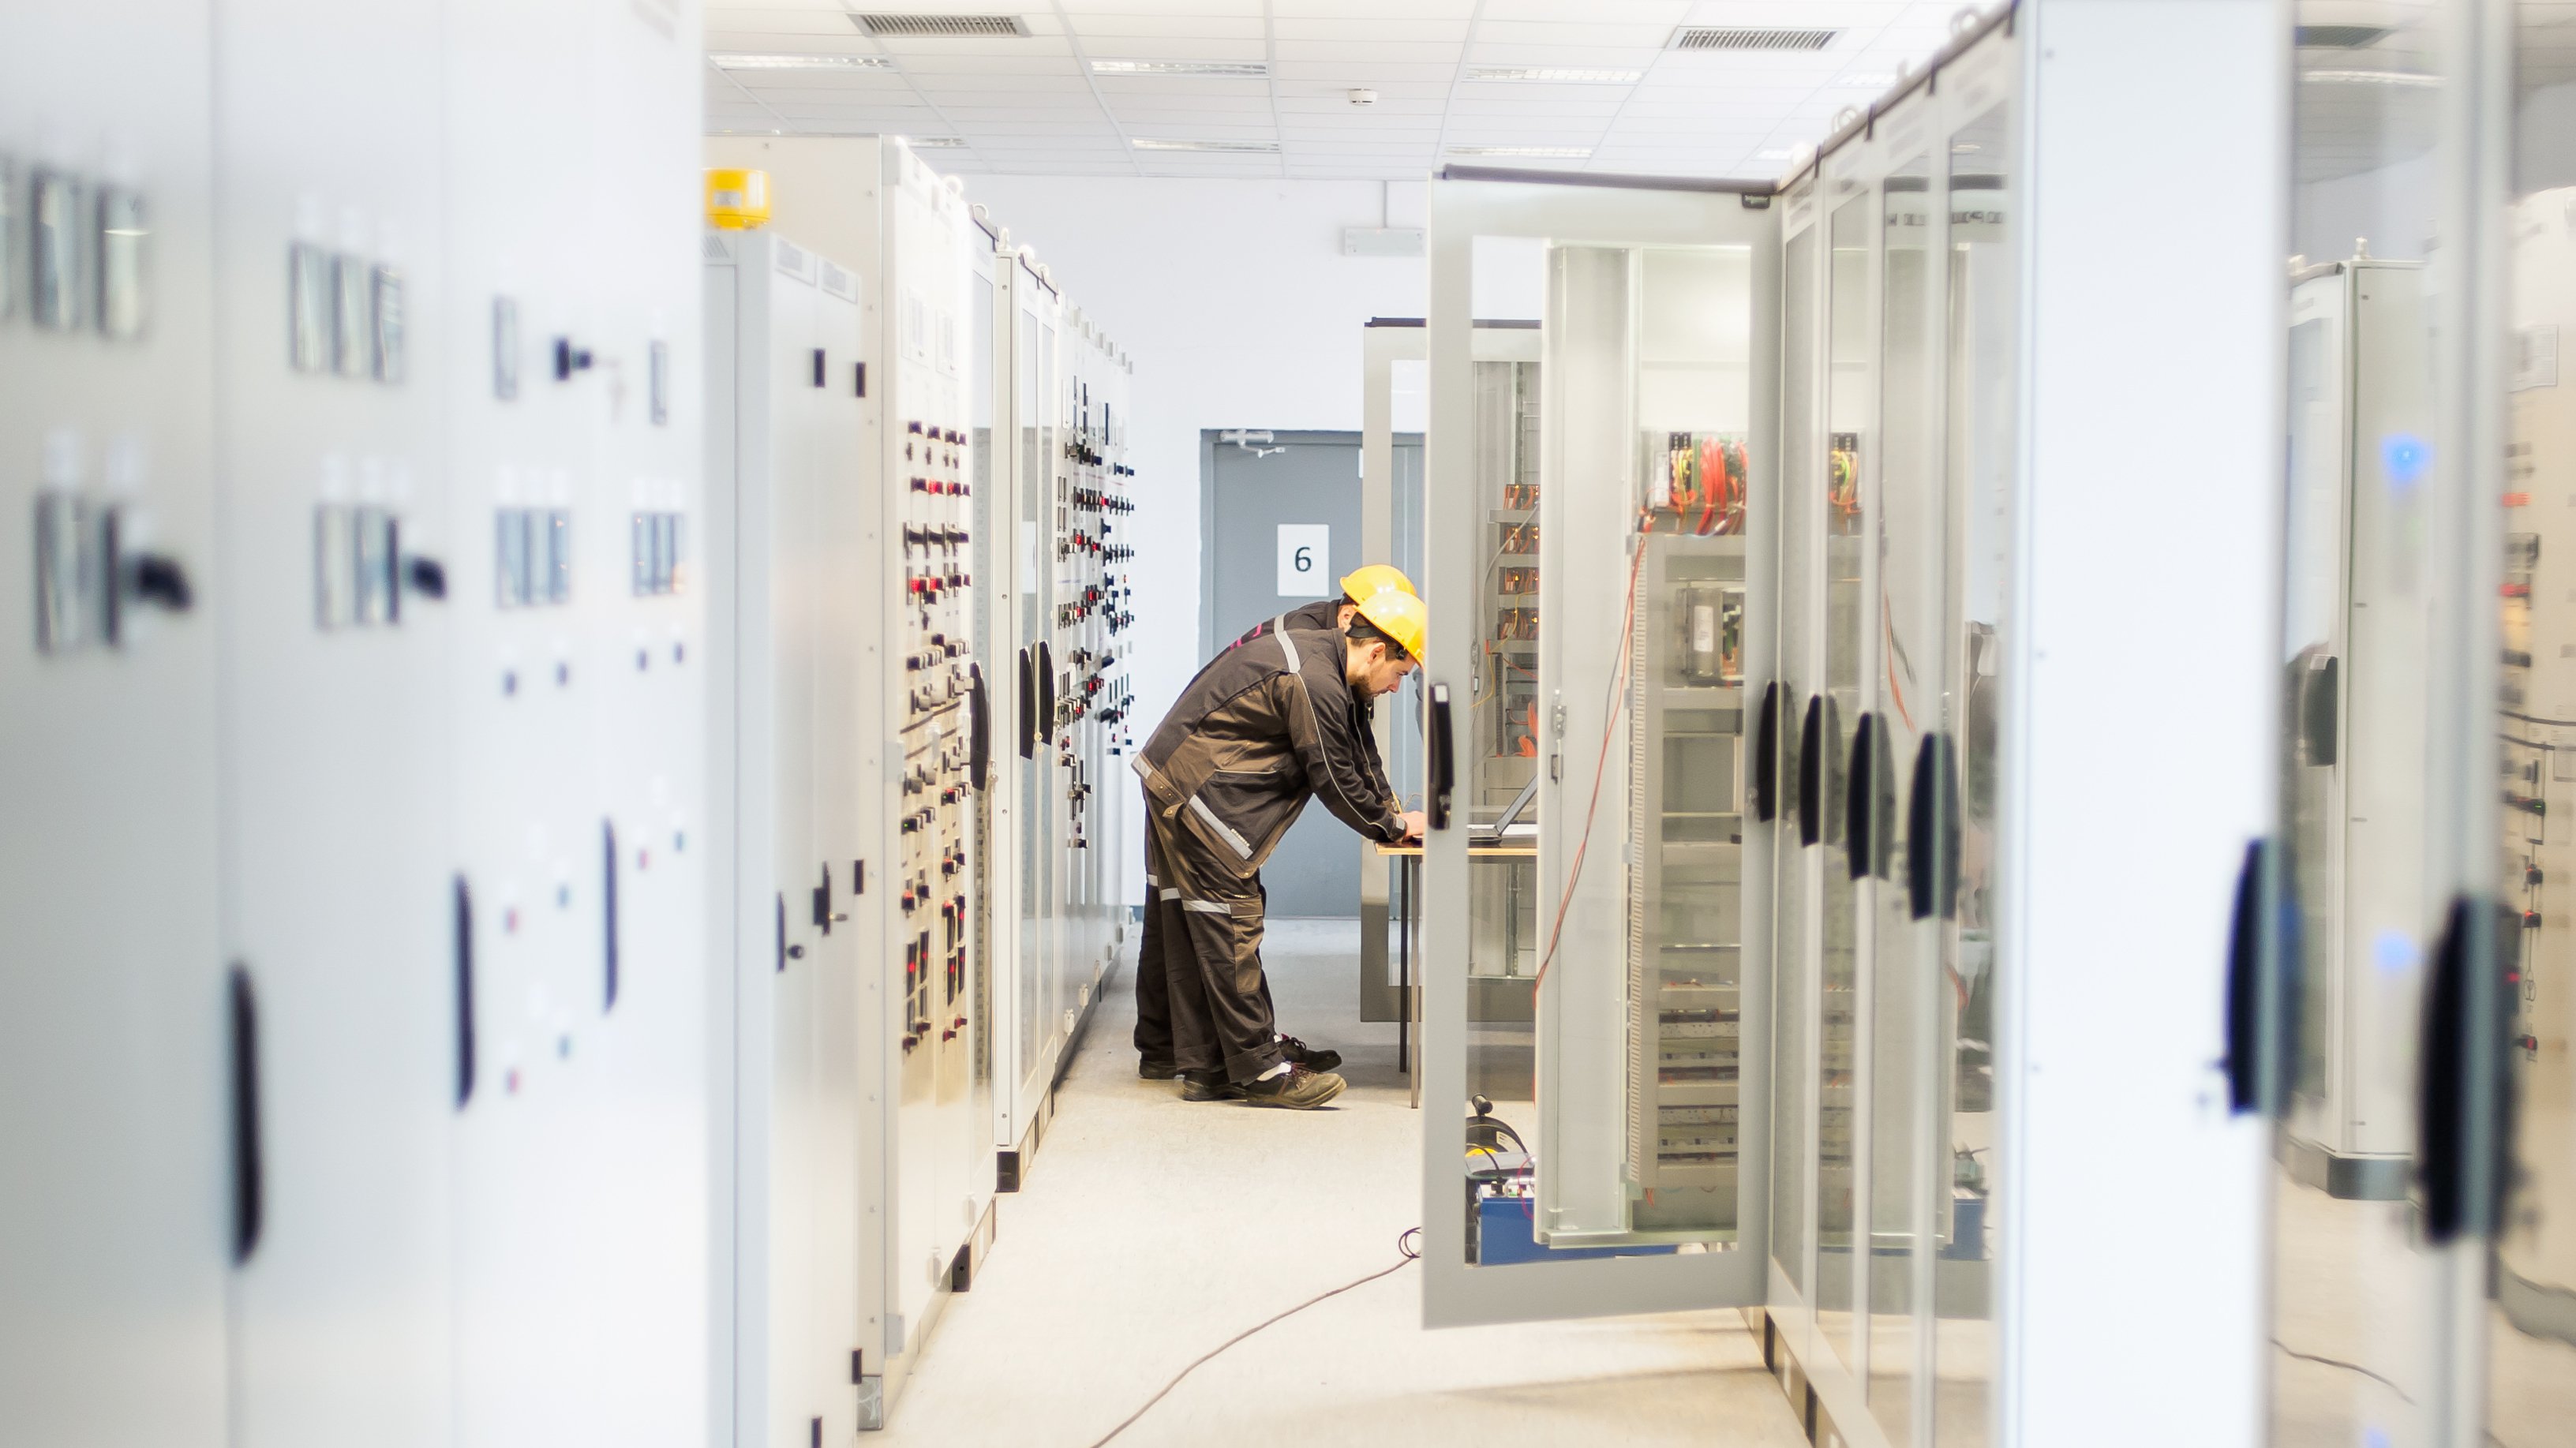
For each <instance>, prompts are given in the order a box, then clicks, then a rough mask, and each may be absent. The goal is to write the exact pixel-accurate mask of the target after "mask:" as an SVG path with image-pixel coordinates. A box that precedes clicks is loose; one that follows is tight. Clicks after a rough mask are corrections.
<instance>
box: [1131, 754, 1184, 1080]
mask: <svg viewBox="0 0 2576 1448" xmlns="http://www.w3.org/2000/svg"><path fill="white" fill-rule="evenodd" d="M1145 818H1146V820H1147V822H1148V823H1147V827H1146V830H1145V934H1144V938H1143V939H1142V940H1139V941H1138V942H1137V944H1136V1054H1137V1055H1139V1056H1142V1057H1143V1058H1145V1060H1147V1061H1148V1062H1151V1063H1153V1064H1156V1065H1161V1064H1164V1063H1167V1062H1170V1061H1172V1060H1174V1059H1176V1058H1175V1057H1174V1056H1173V1055H1172V1050H1173V1045H1172V996H1171V987H1170V984H1169V970H1170V967H1168V966H1167V965H1165V964H1164V960H1163V954H1164V951H1165V950H1167V949H1168V948H1169V943H1170V942H1171V940H1172V939H1173V938H1174V936H1175V934H1176V933H1177V932H1178V930H1179V927H1178V926H1177V925H1175V924H1174V923H1173V922H1171V921H1169V920H1166V919H1165V918H1164V911H1165V910H1167V909H1169V910H1172V911H1173V912H1174V913H1178V902H1179V900H1180V898H1181V892H1180V891H1178V890H1175V889H1172V888H1171V887H1170V886H1168V885H1166V884H1164V883H1163V865H1162V848H1161V846H1159V845H1158V844H1157V843H1156V833H1157V832H1156V831H1155V830H1154V829H1153V827H1152V824H1151V821H1152V820H1153V818H1154V797H1153V796H1152V795H1151V794H1148V795H1146V796H1145Z"/></svg>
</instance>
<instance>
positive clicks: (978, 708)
mask: <svg viewBox="0 0 2576 1448" xmlns="http://www.w3.org/2000/svg"><path fill="white" fill-rule="evenodd" d="M992 765H993V709H992V702H991V700H990V699H988V698H987V697H986V696H985V692H984V666H983V665H982V664H976V663H970V664H968V665H967V666H966V780H967V782H968V783H970V784H972V785H974V786H975V788H976V789H978V790H981V789H983V787H984V780H985V777H986V776H987V775H988V774H990V773H991V771H992Z"/></svg>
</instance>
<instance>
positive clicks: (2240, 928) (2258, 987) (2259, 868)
mask: <svg viewBox="0 0 2576 1448" xmlns="http://www.w3.org/2000/svg"><path fill="white" fill-rule="evenodd" d="M2269 853H2270V842H2269V841H2266V840H2256V841H2255V842H2254V843H2252V844H2250V845H2247V846H2246V847H2245V863H2244V864H2242V865H2240V866H2239V867H2237V871H2236V908H2235V911H2234V913H2233V915H2232V916H2231V917H2230V920H2229V924H2228V927H2227V1106H2228V1109H2229V1110H2231V1111H2234V1112H2237V1113H2239V1114H2242V1113H2244V1112H2249V1111H2262V1112H2265V1113H2266V1114H2269V1113H2272V1112H2275V1111H2277V1110H2279V1109H2280V1107H2281V1105H2282V1102H2281V1100H2280V1099H2279V1098H2278V1097H2277V1096H2275V1095H2274V1094H2273V1093H2272V1092H2271V1091H2269V1090H2266V1089H2265V1083H2266V1082H2268V1081H2277V1080H2280V1079H2282V1078H2283V1069H2282V1063H2276V1062H2274V1061H2272V1060H2271V1059H2270V1058H2269V1056H2268V1055H2267V1053H2266V1052H2265V1050H2264V1046H2263V1043H2264V1040H2265V1039H2266V1037H2267V1036H2268V1037H2269V1038H2270V1039H2271V1040H2274V1041H2287V1040H2291V1039H2294V1037H2293V1035H2292V1034H2291V1032H2292V1030H2293V1029H2294V1028H2292V1027H2290V1026H2289V1025H2288V1024H2287V1023H2284V1025H2283V1029H2281V1030H2279V1031H2272V1032H2266V1031H2265V1030H2264V1029H2263V1020H2264V1013H2265V1001H2264V999H2263V947H2264V944H2265V941H2264V939H2263V897H2264V895H2265V893H2266V891H2265V889H2264V886H2265V879H2264V876H2265V873H2266V872H2265V865H2266V863H2267V860H2268V856H2269ZM2292 973H2293V972H2291V971H2289V970H2287V969H2285V970H2283V971H2281V972H2280V974H2281V975H2282V976H2283V977H2284V978H2287V977H2288V976H2290V975H2291V974H2292ZM2282 1004H2283V1003H2282V1002H2279V1001H2275V1002H2272V1003H2271V1005H2272V1008H2273V1009H2275V1010H2278V1009H2281V1007H2282Z"/></svg>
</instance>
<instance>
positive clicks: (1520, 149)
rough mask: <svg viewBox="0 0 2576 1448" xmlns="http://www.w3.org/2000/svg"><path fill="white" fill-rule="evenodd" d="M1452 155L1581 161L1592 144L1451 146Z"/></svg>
mask: <svg viewBox="0 0 2576 1448" xmlns="http://www.w3.org/2000/svg"><path fill="white" fill-rule="evenodd" d="M1449 154H1450V155H1452V156H1525V157H1543V158H1546V159H1549V160H1555V161H1580V160H1583V159H1584V158H1585V157H1587V156H1590V155H1591V154H1592V148H1591V147H1590V146H1451V147H1450V148H1449Z"/></svg>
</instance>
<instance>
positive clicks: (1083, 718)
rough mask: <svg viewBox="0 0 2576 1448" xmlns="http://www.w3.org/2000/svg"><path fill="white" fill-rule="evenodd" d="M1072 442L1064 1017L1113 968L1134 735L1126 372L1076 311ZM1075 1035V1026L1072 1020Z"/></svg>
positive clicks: (1062, 554) (1061, 467) (1062, 499)
mask: <svg viewBox="0 0 2576 1448" xmlns="http://www.w3.org/2000/svg"><path fill="white" fill-rule="evenodd" d="M1063 338H1064V346H1065V349H1066V355H1065V370H1066V378H1065V388H1064V393H1063V398H1062V407H1063V412H1062V414H1061V416H1062V418H1063V421H1064V425H1065V440H1064V443H1063V445H1062V448H1061V449H1060V452H1059V455H1058V464H1057V465H1058V471H1057V475H1056V479H1055V505H1056V509H1057V523H1056V527H1057V537H1056V544H1055V547H1056V563H1057V588H1056V615H1055V625H1056V631H1057V637H1058V640H1059V641H1058V644H1057V647H1056V648H1055V650H1054V656H1055V659H1056V661H1057V671H1058V675H1059V679H1060V682H1059V684H1058V687H1057V693H1056V704H1057V708H1056V710H1055V714H1054V722H1053V727H1052V733H1053V735H1054V738H1055V741H1056V747H1057V750H1058V753H1059V757H1060V763H1061V765H1062V767H1063V769H1064V770H1065V771H1066V774H1067V776H1068V777H1067V778H1066V780H1065V781H1064V801H1065V830H1064V834H1063V836H1062V839H1061V845H1062V847H1063V848H1064V849H1065V850H1066V851H1067V853H1066V855H1065V872H1066V878H1067V899H1066V916H1067V921H1066V924H1067V931H1068V934H1067V955H1066V961H1065V985H1064V989H1065V990H1066V991H1068V992H1070V994H1071V997H1072V998H1071V999H1070V1000H1069V1001H1067V1002H1066V1003H1065V1006H1064V1008H1065V1010H1066V1011H1067V1012H1069V1013H1079V1012H1081V1011H1085V1010H1088V1009H1089V1007H1090V1003H1091V996H1092V993H1093V992H1094V991H1095V990H1096V989H1097V988H1098V985H1099V982H1100V979H1101V977H1102V976H1103V975H1105V974H1106V973H1107V971H1108V969H1109V967H1110V966H1111V965H1112V964H1114V963H1115V962H1116V960H1117V950H1118V944H1119V941H1120V939H1121V938H1122V934H1123V932H1122V928H1121V926H1122V922H1121V918H1120V917H1122V916H1123V915H1124V908H1123V907H1124V902H1125V895H1124V893H1123V884H1122V879H1123V875H1122V866H1123V865H1124V863H1125V850H1124V849H1123V837H1122V836H1121V834H1120V833H1119V825H1118V820H1119V815H1120V810H1121V806H1122V805H1123V803H1124V801H1125V800H1126V798H1127V796H1128V794H1129V793H1130V789H1129V788H1128V787H1125V786H1126V785H1127V780H1126V779H1125V778H1124V777H1122V776H1123V775H1124V770H1123V769H1122V768H1121V765H1122V762H1123V761H1122V758H1121V755H1122V753H1123V750H1124V749H1125V748H1126V747H1127V743H1126V741H1130V740H1132V737H1133V730H1132V728H1125V727H1123V726H1126V725H1127V705H1128V702H1129V695H1128V692H1127V676H1126V672H1125V670H1124V668H1123V664H1124V661H1125V659H1126V655H1127V651H1128V643H1127V638H1126V632H1127V630H1128V629H1129V627H1131V626H1132V625H1133V624H1134V622H1135V614H1134V612H1133V609H1132V607H1131V605H1132V592H1131V591H1130V590H1129V588H1128V583H1127V573H1128V566H1129V563H1130V560H1132V559H1133V558H1134V556H1135V548H1134V546H1133V544H1132V543H1131V542H1129V541H1128V540H1129V539H1131V538H1132V537H1133V530H1132V529H1131V528H1130V527H1129V526H1128V524H1127V519H1128V516H1129V515H1130V514H1131V513H1132V512H1133V511H1134V506H1135V505H1134V501H1133V499H1132V498H1131V497H1130V496H1129V493H1128V487H1127V480H1128V478H1129V477H1131V476H1132V475H1133V469H1132V468H1130V467H1129V466H1128V464H1127V462H1126V457H1127V411H1126V408H1127V391H1128V389H1127V385H1126V382H1127V377H1128V364H1127V362H1126V361H1125V359H1124V358H1123V356H1121V355H1120V354H1119V353H1118V352H1117V350H1116V348H1115V347H1114V345H1113V344H1112V343H1111V342H1110V340H1109V338H1108V336H1107V335H1106V333H1105V332H1103V331H1102V329H1101V328H1100V326H1099V324H1098V323H1097V322H1095V321H1094V320H1093V319H1091V318H1089V317H1087V316H1085V315H1084V314H1083V313H1082V311H1081V310H1080V309H1079V308H1074V309H1071V310H1070V311H1069V313H1068V315H1067V318H1066V325H1065V328H1064V332H1063ZM1068 1028H1070V1016H1069V1018H1068Z"/></svg>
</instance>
